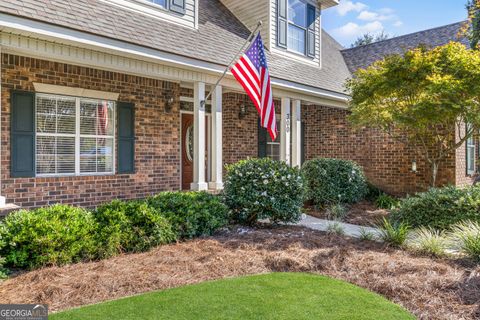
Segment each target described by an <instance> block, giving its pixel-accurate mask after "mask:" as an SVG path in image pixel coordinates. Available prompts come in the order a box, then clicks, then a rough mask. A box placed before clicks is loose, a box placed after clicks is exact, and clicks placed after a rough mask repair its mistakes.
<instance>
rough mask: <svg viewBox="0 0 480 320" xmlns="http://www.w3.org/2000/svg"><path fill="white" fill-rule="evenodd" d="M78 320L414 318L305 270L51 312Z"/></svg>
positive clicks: (58, 319)
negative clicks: (306, 272)
mask: <svg viewBox="0 0 480 320" xmlns="http://www.w3.org/2000/svg"><path fill="white" fill-rule="evenodd" d="M50 319H53V320H62V319H68V320H75V319H173V320H177V319H242V320H246V319H298V320H300V319H354V320H355V319H385V320H388V319H399V320H401V319H414V317H413V316H412V315H410V314H409V313H408V312H407V311H405V310H404V309H403V308H402V307H400V306H398V305H395V304H393V303H391V302H389V301H388V300H387V299H385V298H383V297H381V296H380V295H377V294H375V293H372V292H370V291H368V290H365V289H362V288H359V287H356V286H354V285H352V284H349V283H346V282H343V281H339V280H335V279H331V278H327V277H323V276H317V275H312V274H305V273H271V274H264V275H255V276H247V277H241V278H232V279H225V280H219V281H212V282H204V283H201V284H197V285H191V286H185V287H179V288H175V289H169V290H165V291H156V292H151V293H147V294H142V295H138V296H134V297H129V298H124V299H120V300H115V301H110V302H105V303H101V304H97V305H91V306H86V307H82V308H78V309H72V310H69V311H65V312H61V313H57V314H53V315H51V317H50Z"/></svg>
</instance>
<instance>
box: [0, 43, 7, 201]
mask: <svg viewBox="0 0 480 320" xmlns="http://www.w3.org/2000/svg"><path fill="white" fill-rule="evenodd" d="M2 67H3V55H2V46H1V45H0V159H1V156H2V139H1V137H2V129H3V126H2V107H3V106H2V81H3V68H2ZM1 163H2V161H0V208H4V207H5V205H6V204H5V202H6V201H5V197H4V196H2V165H1Z"/></svg>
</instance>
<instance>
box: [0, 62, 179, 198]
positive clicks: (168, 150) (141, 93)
mask: <svg viewBox="0 0 480 320" xmlns="http://www.w3.org/2000/svg"><path fill="white" fill-rule="evenodd" d="M1 58H2V70H1V84H2V92H1V93H2V101H1V102H2V118H1V125H2V134H1V143H2V153H1V163H2V172H1V194H2V195H4V196H6V197H7V201H8V202H13V203H15V204H18V205H21V206H23V207H38V206H43V205H47V204H52V203H56V202H63V203H71V204H77V205H82V206H95V205H97V204H99V203H102V202H105V201H109V200H111V199H113V198H143V197H145V196H148V195H150V194H154V193H157V192H159V191H162V190H177V189H179V188H180V147H179V145H180V144H179V133H180V118H179V117H180V112H179V94H180V87H179V85H178V84H176V83H171V82H165V81H159V80H154V79H147V78H141V77H136V76H130V75H125V74H120V73H115V72H107V71H101V70H96V69H90V68H84V67H79V66H73V65H68V64H63V63H56V62H50V61H44V60H38V59H33V58H26V57H19V56H13V55H7V54H3V55H2V57H1ZM33 82H41V83H47V84H53V85H61V86H70V87H81V88H86V89H93V90H101V91H108V92H116V93H120V96H119V101H125V102H133V103H135V107H136V119H135V130H136V144H135V167H136V173H135V174H124V175H109V176H89V177H61V178H21V179H19V178H16V179H14V178H11V177H10V93H11V91H12V90H26V91H34V87H33ZM166 97H174V98H175V102H174V103H173V105H172V107H171V111H166V110H165V101H166Z"/></svg>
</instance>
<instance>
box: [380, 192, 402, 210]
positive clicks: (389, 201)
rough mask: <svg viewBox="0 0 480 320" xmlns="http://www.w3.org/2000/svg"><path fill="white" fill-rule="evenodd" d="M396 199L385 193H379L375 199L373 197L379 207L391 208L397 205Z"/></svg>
mask: <svg viewBox="0 0 480 320" xmlns="http://www.w3.org/2000/svg"><path fill="white" fill-rule="evenodd" d="M398 203H399V201H398V199H397V198H394V197H392V196H390V195H388V194H386V193H382V194H380V195H379V196H378V197H377V199H375V205H376V206H377V208H380V209H387V210H392V209H395V208H396V207H397V206H398Z"/></svg>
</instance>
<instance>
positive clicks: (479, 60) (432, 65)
mask: <svg viewBox="0 0 480 320" xmlns="http://www.w3.org/2000/svg"><path fill="white" fill-rule="evenodd" d="M346 87H347V90H348V91H349V93H350V95H351V97H352V98H351V103H350V110H351V114H350V118H349V119H350V121H351V122H352V123H353V124H354V125H355V126H356V127H364V126H368V127H373V128H376V129H379V130H381V131H383V132H385V133H387V134H389V135H390V136H391V137H393V138H394V139H396V140H397V141H400V142H402V143H404V144H406V145H408V146H410V147H412V148H413V150H415V152H416V154H417V155H418V156H419V157H421V158H424V159H425V160H426V161H427V163H428V164H429V165H430V166H431V169H432V175H431V185H432V186H435V185H436V179H437V173H438V169H439V165H440V163H441V162H442V161H444V160H445V159H446V158H447V157H449V156H452V155H453V154H454V153H455V150H456V149H457V148H459V147H460V146H461V145H463V143H465V141H466V140H467V139H468V138H470V137H471V136H472V135H473V133H474V132H476V131H477V130H478V129H479V128H480V100H479V97H480V52H479V51H474V50H469V49H467V48H465V46H463V45H462V44H460V43H456V42H450V43H449V44H446V45H444V46H441V47H437V48H434V49H432V50H427V49H426V48H424V47H423V48H422V47H419V48H416V49H413V50H410V51H406V52H404V53H403V54H401V55H400V54H397V55H391V56H387V57H386V58H384V59H383V60H380V61H377V62H376V63H374V64H373V65H372V66H370V67H368V68H367V69H361V70H359V71H357V72H356V73H355V76H354V77H353V79H351V80H349V81H348V82H347V85H346ZM466 123H468V124H469V125H468V126H465V124H466ZM465 127H467V129H466V130H461V128H465Z"/></svg>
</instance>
